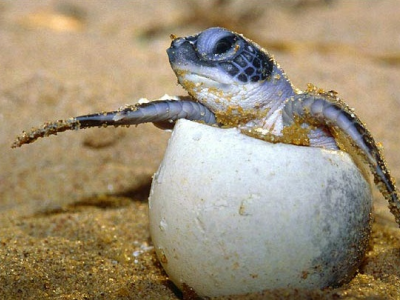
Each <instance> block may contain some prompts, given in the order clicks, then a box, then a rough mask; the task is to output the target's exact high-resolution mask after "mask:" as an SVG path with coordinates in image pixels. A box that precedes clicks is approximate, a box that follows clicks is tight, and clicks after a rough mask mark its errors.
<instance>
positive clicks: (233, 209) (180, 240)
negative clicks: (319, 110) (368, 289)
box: [149, 120, 372, 296]
mask: <svg viewBox="0 0 400 300" xmlns="http://www.w3.org/2000/svg"><path fill="white" fill-rule="evenodd" d="M371 207H372V196H371V190H370V185H369V183H368V182H367V181H366V179H365V178H364V177H363V176H362V173H361V172H360V170H359V169H358V168H357V166H356V165H355V164H354V163H353V161H352V159H351V157H350V156H349V155H348V154H346V153H344V152H342V151H331V150H324V149H319V148H311V147H300V146H293V145H285V144H270V143H267V142H264V141H261V140H257V139H254V138H251V137H248V136H245V135H243V134H241V133H240V132H239V131H238V130H237V129H219V128H214V127H211V126H206V125H202V124H198V123H195V122H190V121H187V120H180V121H179V122H178V123H177V124H176V126H175V129H174V131H173V133H172V136H171V139H170V141H169V144H168V148H167V150H166V153H165V156H164V159H163V161H162V163H161V165H160V167H159V169H158V171H157V173H156V174H155V175H154V179H153V184H152V189H151V193H150V198H149V208H150V209H149V213H150V230H151V236H152V240H153V243H154V246H155V249H156V253H157V256H158V258H159V260H160V262H161V264H162V266H163V267H164V269H165V271H166V272H167V274H168V276H169V277H170V279H171V280H172V281H173V282H174V283H175V284H176V285H177V286H178V287H179V288H182V287H183V286H184V285H186V286H188V287H191V288H193V289H194V290H195V292H196V293H197V294H198V295H199V296H220V295H235V294H244V293H248V292H255V291H261V290H265V289H274V288H305V289H312V288H324V287H328V286H337V285H340V284H341V283H344V282H347V281H349V280H350V279H351V278H352V276H353V275H354V274H355V272H356V270H357V267H358V266H359V264H360V263H361V261H362V259H363V257H364V254H365V251H366V248H367V246H368V240H369V234H370V221H371Z"/></svg>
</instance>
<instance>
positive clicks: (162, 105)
mask: <svg viewBox="0 0 400 300" xmlns="http://www.w3.org/2000/svg"><path fill="white" fill-rule="evenodd" d="M178 119H187V120H193V121H200V122H204V123H206V124H210V125H212V124H217V121H216V120H215V116H214V114H213V113H212V112H211V111H210V110H209V109H208V108H207V107H205V106H204V105H202V104H200V103H198V102H194V101H190V100H182V101H175V100H158V101H152V102H148V103H143V104H137V105H132V106H127V107H124V108H122V109H120V110H118V111H111V112H104V113H97V114H90V115H85V116H79V117H75V118H70V119H67V120H58V121H54V122H46V123H44V124H43V125H42V126H41V127H39V128H32V129H31V131H29V132H25V131H24V132H22V134H21V135H20V136H18V137H17V139H16V140H15V142H14V143H13V144H12V148H16V147H20V146H22V145H23V144H29V143H33V142H34V141H36V140H37V139H38V138H40V137H46V136H49V135H53V134H54V135H55V134H57V133H59V132H63V131H66V130H74V129H83V128H89V127H107V126H110V125H112V126H129V125H137V124H142V123H147V122H152V123H155V125H157V126H159V127H162V128H171V127H172V126H173V124H174V122H175V121H176V120H178Z"/></svg>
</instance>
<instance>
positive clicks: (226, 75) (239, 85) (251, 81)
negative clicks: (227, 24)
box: [167, 27, 293, 123]
mask: <svg viewBox="0 0 400 300" xmlns="http://www.w3.org/2000/svg"><path fill="white" fill-rule="evenodd" d="M167 53H168V56H169V61H170V63H171V66H172V69H173V70H174V72H175V74H176V76H177V77H178V81H179V83H180V84H181V85H182V86H183V87H184V88H185V89H186V90H187V91H188V92H189V94H190V95H191V96H192V97H193V98H195V99H196V100H198V101H199V102H201V103H202V104H204V105H205V106H207V107H208V108H209V109H210V110H211V111H213V112H214V113H215V114H216V115H217V117H218V116H220V117H221V116H222V117H223V116H227V117H232V116H241V117H243V120H238V122H237V123H242V122H244V121H248V120H251V119H252V118H253V119H254V118H257V117H260V116H259V114H260V112H261V111H266V113H267V112H268V111H267V110H269V109H274V107H276V106H277V105H278V104H279V103H282V102H283V101H284V100H285V99H286V98H287V97H289V96H291V95H292V94H293V88H292V86H291V84H290V82H289V80H288V79H287V78H286V76H285V75H284V73H283V71H282V70H280V68H279V67H278V65H277V64H276V63H275V61H274V60H273V58H272V57H271V56H269V55H268V53H267V52H266V51H265V50H263V49H262V48H261V47H260V46H258V45H257V44H255V43H253V42H252V41H250V40H248V39H246V38H244V37H243V36H241V35H240V34H237V33H234V32H231V31H229V30H227V29H224V28H219V27H215V28H209V29H207V30H204V31H202V32H200V33H199V34H196V35H193V36H189V37H185V38H175V39H174V40H173V41H172V44H171V47H170V48H169V49H168V50H167Z"/></svg>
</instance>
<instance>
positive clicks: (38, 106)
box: [0, 0, 400, 299]
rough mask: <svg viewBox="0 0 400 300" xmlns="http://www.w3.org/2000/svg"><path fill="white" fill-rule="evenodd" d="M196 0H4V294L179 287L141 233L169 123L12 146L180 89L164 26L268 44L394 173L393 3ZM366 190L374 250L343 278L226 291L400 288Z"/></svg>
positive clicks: (388, 225) (360, 294)
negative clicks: (49, 128) (360, 124)
mask: <svg viewBox="0 0 400 300" xmlns="http://www.w3.org/2000/svg"><path fill="white" fill-rule="evenodd" d="M190 3H191V4H187V2H186V1H157V2H156V1H153V2H150V1H146V0H142V1H122V0H113V1H111V0H109V1H101V2H100V1H99V2H95V1H84V2H83V1H78V0H75V1H73V0H68V1H56V0H53V1H50V0H42V1H30V0H26V1H22V0H14V1H1V2H0V53H1V55H0V70H1V72H0V107H1V111H0V119H1V124H2V126H1V132H2V134H1V135H0V139H1V146H2V147H1V148H0V155H1V168H0V259H1V265H0V298H1V299H13V298H18V299H21V298H22V299H40V298H54V299H97V298H104V299H113V298H117V299H179V298H182V297H183V296H182V294H181V293H180V292H179V291H178V290H176V288H174V287H173V286H172V284H171V283H170V282H169V281H168V278H167V276H166V274H165V273H164V271H163V269H162V268H161V266H160V264H159V263H158V261H157V258H156V256H155V252H154V249H152V247H151V246H152V243H151V239H150V236H149V230H148V208H147V197H148V192H149V189H150V183H151V177H152V174H153V173H154V172H155V170H156V169H157V166H158V164H159V163H160V161H161V159H162V156H163V152H164V150H165V147H166V145H167V141H168V138H169V135H170V133H168V132H164V131H161V130H159V129H157V128H155V127H154V126H152V125H151V124H150V125H140V126H138V127H131V128H117V129H115V128H107V129H90V130H83V131H76V132H68V133H62V134H60V135H59V136H57V137H50V138H46V139H40V140H39V141H37V142H36V143H34V144H32V145H28V146H24V147H22V148H20V149H14V150H12V149H11V148H10V145H11V143H12V142H13V140H14V138H15V136H16V135H17V134H19V133H20V132H21V131H22V130H27V129H30V128H31V127H32V126H38V125H40V124H41V123H43V122H44V121H49V120H55V119H64V118H67V117H70V116H76V115H82V114H87V113H93V112H98V111H104V110H114V109H117V108H119V107H120V106H122V105H124V104H133V103H136V102H137V100H138V99H139V98H141V97H146V98H149V99H157V98H158V97H160V96H162V95H163V94H165V93H168V94H171V95H174V94H184V91H183V90H182V89H181V88H180V87H179V86H178V85H177V84H176V78H175V76H174V74H173V72H172V71H171V69H170V67H169V64H168V59H167V56H166V53H165V49H166V48H167V47H168V46H169V44H170V38H169V35H170V34H172V33H173V34H175V35H178V36H180V35H183V36H184V35H187V34H192V33H195V32H198V31H201V30H203V29H205V28H207V27H211V26H215V25H218V26H226V27H228V28H230V29H233V30H236V31H239V32H242V33H244V34H245V35H246V36H248V37H250V38H253V39H254V40H255V41H257V42H258V43H259V44H261V45H263V46H264V47H266V48H267V49H268V50H269V51H270V52H271V53H273V54H274V56H275V58H276V59H277V60H278V61H279V62H280V64H281V66H282V67H283V68H284V69H285V71H286V72H287V74H288V76H289V77H290V78H291V79H292V81H293V83H294V84H295V85H296V86H298V87H299V88H305V87H306V84H307V83H308V82H312V83H314V84H315V85H317V86H319V87H321V88H324V89H326V90H331V89H332V90H336V91H338V92H339V95H340V96H341V97H342V98H343V99H344V100H345V101H346V102H347V103H348V104H349V105H350V106H352V107H354V108H355V110H356V112H357V113H358V115H359V116H360V117H361V119H362V120H364V121H365V122H366V123H367V125H368V128H369V129H370V130H371V131H372V133H373V134H374V136H375V138H376V139H377V140H378V141H380V142H382V144H383V145H384V147H385V154H386V159H387V162H388V165H389V168H390V169H391V171H392V174H393V176H394V177H395V178H396V179H397V181H400V156H399V155H398V153H399V152H400V139H399V133H398V130H397V129H398V128H399V127H400V96H399V82H400V68H399V67H400V35H399V33H398V28H399V26H400V22H399V18H398V15H399V13H400V5H399V4H398V2H397V1H395V0H392V1H362V0H359V1H356V0H352V1H318V0H314V1H312V0H309V1H306V0H304V1H301V0H298V1H285V2H284V1H280V2H277V1H262V0H259V1H251V2H249V1H244V0H243V1H233V2H229V1H227V2H225V1H209V2H207V3H206V4H205V3H203V2H201V1H190ZM374 201H375V213H374V216H375V223H374V225H373V234H372V239H371V246H370V251H369V252H368V253H367V256H366V259H365V262H364V263H363V265H362V266H361V267H360V270H359V273H358V275H357V276H356V277H355V278H354V279H353V280H352V281H351V282H350V283H349V284H346V285H344V286H342V287H340V288H336V289H328V290H325V291H319V290H317V291H299V290H277V291H265V292H264V293H260V294H254V295H246V296H241V297H231V299H283V298H290V297H292V298H297V299H301V298H304V299H399V298H400V229H398V226H397V225H396V223H395V222H394V219H393V217H392V215H391V214H390V212H389V210H388V208H387V203H386V202H385V200H384V199H383V197H382V196H381V195H380V194H379V193H378V191H377V190H376V189H375V188H374ZM185 297H186V298H193V297H194V294H193V293H191V292H190V291H186V294H185Z"/></svg>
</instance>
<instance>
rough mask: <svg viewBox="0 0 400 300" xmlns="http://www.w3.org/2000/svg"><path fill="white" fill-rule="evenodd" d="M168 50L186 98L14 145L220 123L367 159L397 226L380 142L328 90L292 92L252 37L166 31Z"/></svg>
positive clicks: (106, 115)
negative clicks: (101, 130) (103, 130)
mask: <svg viewBox="0 0 400 300" xmlns="http://www.w3.org/2000/svg"><path fill="white" fill-rule="evenodd" d="M172 38H173V41H172V43H171V47H170V48H169V49H168V50H167V53H168V57H169V61H170V64H171V67H172V69H173V70H174V72H175V74H176V76H177V78H178V82H179V83H180V84H181V85H182V86H183V87H184V88H185V89H186V90H187V91H188V93H189V95H190V97H182V98H181V99H180V100H179V101H176V100H158V101H152V102H149V103H142V104H137V105H132V106H126V107H123V108H121V109H119V110H117V111H111V112H101V113H96V114H90V115H84V116H79V117H74V118H70V119H67V120H58V121H55V122H49V123H45V124H44V125H42V126H41V127H40V128H32V130H31V131H29V132H23V133H22V134H21V135H20V136H19V137H17V139H16V141H15V142H14V143H13V145H12V147H13V148H15V147H20V146H21V145H23V144H28V143H31V142H33V141H35V140H36V139H38V138H39V137H45V136H48V135H51V134H57V133H58V132H62V131H66V130H71V129H82V128H88V127H97V126H101V127H105V126H109V125H113V126H127V125H132V124H141V123H146V122H153V123H154V124H155V125H156V126H158V127H161V128H165V129H167V128H172V127H173V124H174V123H175V121H176V120H178V119H182V118H183V119H188V120H194V121H199V122H203V123H205V124H209V125H213V126H220V127H237V128H239V129H240V130H241V132H242V133H244V134H246V135H250V136H253V137H255V138H259V139H263V140H266V141H269V142H274V143H277V142H282V143H289V144H295V145H302V146H311V147H322V148H327V149H341V150H344V151H346V152H348V153H350V154H351V155H352V156H353V158H359V157H361V158H362V159H363V160H364V162H366V163H367V164H369V166H370V169H371V171H372V173H373V175H374V179H375V183H376V185H377V186H378V188H379V190H380V191H381V192H382V194H383V195H384V196H385V198H386V199H387V200H388V201H389V208H390V210H391V212H392V213H393V214H394V216H395V218H396V222H397V223H398V224H399V225H400V202H399V196H398V191H397V190H396V187H395V181H394V179H393V178H392V177H391V175H390V173H389V170H388V168H387V166H386V163H385V160H384V158H383V155H382V152H381V148H380V146H379V145H378V144H377V143H376V142H375V140H374V138H373V137H372V135H371V133H370V132H369V131H368V130H367V128H366V127H365V124H364V123H363V122H362V121H361V120H360V119H359V118H358V117H357V116H356V115H355V113H354V111H353V110H352V109H351V108H349V106H347V105H346V104H345V103H344V102H343V101H342V100H341V99H339V98H338V96H337V93H336V92H334V91H329V92H325V91H323V90H322V89H317V88H315V87H314V86H312V85H309V86H308V88H307V90H306V91H304V92H303V91H300V90H298V89H296V88H295V87H294V86H293V85H292V84H291V82H290V81H289V79H288V78H287V76H286V74H285V73H284V71H283V70H282V69H281V68H280V66H279V65H278V64H277V62H276V61H275V60H274V59H273V58H272V56H271V55H270V54H269V53H268V52H267V51H266V50H264V49H263V48H261V47H260V46H259V45H257V44H256V43H254V42H253V41H251V40H249V39H247V38H245V37H243V36H242V35H240V34H238V33H235V32H232V31H229V30H227V29H224V28H219V27H216V28H209V29H207V30H204V31H202V32H200V33H198V34H196V35H192V36H188V37H184V38H180V37H179V38H176V37H174V36H172Z"/></svg>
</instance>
